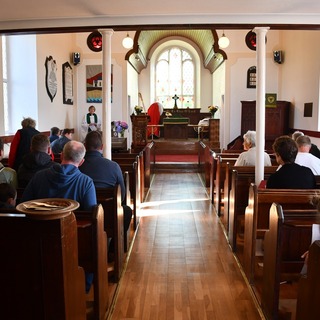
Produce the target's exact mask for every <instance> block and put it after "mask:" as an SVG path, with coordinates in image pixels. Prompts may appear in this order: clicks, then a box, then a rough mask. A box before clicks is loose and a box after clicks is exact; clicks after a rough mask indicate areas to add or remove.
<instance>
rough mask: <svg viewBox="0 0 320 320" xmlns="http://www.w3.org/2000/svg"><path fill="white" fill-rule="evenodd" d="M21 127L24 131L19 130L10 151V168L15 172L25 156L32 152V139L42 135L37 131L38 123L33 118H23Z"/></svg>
mask: <svg viewBox="0 0 320 320" xmlns="http://www.w3.org/2000/svg"><path fill="white" fill-rule="evenodd" d="M21 126H22V129H19V130H18V131H17V132H16V133H15V135H14V137H13V140H12V142H11V145H10V151H9V159H8V163H9V167H10V168H12V169H14V170H18V169H19V166H20V164H21V161H22V158H23V156H24V155H25V154H27V153H28V152H30V146H31V138H32V137H33V136H34V135H35V134H37V133H40V132H39V131H38V130H37V129H36V121H35V120H33V119H32V118H23V120H22V121H21Z"/></svg>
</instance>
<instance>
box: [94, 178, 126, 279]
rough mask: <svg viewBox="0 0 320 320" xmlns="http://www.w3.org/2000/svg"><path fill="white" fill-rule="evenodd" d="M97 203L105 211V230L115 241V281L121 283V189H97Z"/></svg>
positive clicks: (122, 239)
mask: <svg viewBox="0 0 320 320" xmlns="http://www.w3.org/2000/svg"><path fill="white" fill-rule="evenodd" d="M96 194H97V203H98V204H101V205H102V207H103V211H104V230H105V231H106V233H107V235H108V237H110V238H113V239H114V240H113V241H114V270H113V273H114V279H115V281H119V280H120V277H121V273H122V270H123V261H124V231H123V208H122V205H121V188H120V185H118V184H117V185H116V186H114V187H110V188H96Z"/></svg>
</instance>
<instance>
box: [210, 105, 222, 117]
mask: <svg viewBox="0 0 320 320" xmlns="http://www.w3.org/2000/svg"><path fill="white" fill-rule="evenodd" d="M208 109H209V112H210V113H211V116H212V118H213V117H214V114H215V113H216V112H217V111H218V110H219V107H218V106H209V107H208Z"/></svg>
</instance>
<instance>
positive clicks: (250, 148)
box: [234, 130, 271, 166]
mask: <svg viewBox="0 0 320 320" xmlns="http://www.w3.org/2000/svg"><path fill="white" fill-rule="evenodd" d="M243 148H244V150H246V151H244V152H242V153H240V155H239V157H238V159H237V161H236V163H235V164H234V165H235V166H255V165H256V132H255V131H252V130H249V131H247V132H246V133H245V134H244V135H243ZM264 165H265V166H271V160H270V156H269V155H268V154H267V153H266V152H264Z"/></svg>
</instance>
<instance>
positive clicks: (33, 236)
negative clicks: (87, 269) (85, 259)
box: [0, 212, 86, 320]
mask: <svg viewBox="0 0 320 320" xmlns="http://www.w3.org/2000/svg"><path fill="white" fill-rule="evenodd" d="M77 241H78V240H77V222H76V218H75V215H74V214H73V213H72V212H70V213H69V214H67V215H65V216H64V217H60V218H57V219H53V220H40V219H32V218H28V217H26V216H25V215H24V214H0V253H1V257H2V259H1V264H0V282H1V285H2V286H3V290H1V293H0V299H1V308H0V318H1V319H32V320H43V319H59V320H74V319H79V320H85V319H86V301H85V299H86V298H85V277H84V272H83V269H82V268H81V267H79V266H78V242H77Z"/></svg>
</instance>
